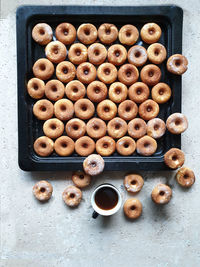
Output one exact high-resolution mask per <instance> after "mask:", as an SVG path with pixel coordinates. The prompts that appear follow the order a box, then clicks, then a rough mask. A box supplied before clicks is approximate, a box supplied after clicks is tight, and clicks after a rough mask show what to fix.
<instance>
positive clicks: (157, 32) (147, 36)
mask: <svg viewBox="0 0 200 267" xmlns="http://www.w3.org/2000/svg"><path fill="white" fill-rule="evenodd" d="M161 34H162V31H161V28H160V26H159V25H158V24H156V23H152V22H151V23H146V24H145V25H144V26H143V27H142V29H141V32H140V36H141V38H142V40H143V41H144V42H145V43H147V44H153V43H156V42H157V41H158V40H159V39H160V36H161Z"/></svg>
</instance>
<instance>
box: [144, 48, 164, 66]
mask: <svg viewBox="0 0 200 267" xmlns="http://www.w3.org/2000/svg"><path fill="white" fill-rule="evenodd" d="M147 55H148V59H149V61H151V62H152V63H154V64H161V63H162V62H163V61H164V60H165V59H166V57H167V51H166V48H165V47H164V45H162V44H159V43H155V44H151V45H150V46H149V47H148V49H147Z"/></svg>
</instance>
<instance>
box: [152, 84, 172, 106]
mask: <svg viewBox="0 0 200 267" xmlns="http://www.w3.org/2000/svg"><path fill="white" fill-rule="evenodd" d="M171 94H172V90H171V88H170V87H169V85H168V84H166V83H158V84H156V85H155V86H154V87H153V88H152V90H151V96H152V99H153V100H154V101H156V102H157V103H158V104H163V103H166V102H167V101H168V100H169V99H170V97H171Z"/></svg>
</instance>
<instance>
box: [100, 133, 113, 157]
mask: <svg viewBox="0 0 200 267" xmlns="http://www.w3.org/2000/svg"><path fill="white" fill-rule="evenodd" d="M96 151H97V153H98V154H100V155H101V156H104V157H107V156H110V155H112V154H113V153H114V152H115V141H114V140H113V139H112V138H111V137H110V136H104V137H102V138H100V139H99V140H97V142H96Z"/></svg>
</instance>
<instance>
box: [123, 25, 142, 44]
mask: <svg viewBox="0 0 200 267" xmlns="http://www.w3.org/2000/svg"><path fill="white" fill-rule="evenodd" d="M138 37H139V32H138V29H137V28H136V27H135V26H133V25H130V24H127V25H124V26H123V27H121V29H120V31H119V41H120V43H122V44H126V45H133V44H135V43H136V42H137V39H138Z"/></svg>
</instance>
